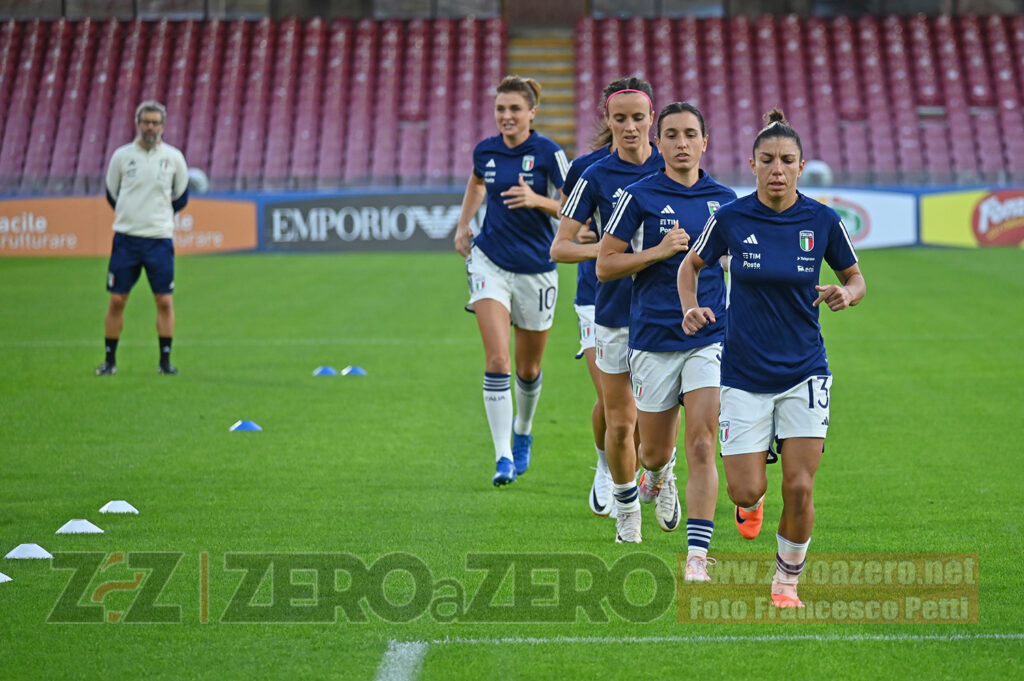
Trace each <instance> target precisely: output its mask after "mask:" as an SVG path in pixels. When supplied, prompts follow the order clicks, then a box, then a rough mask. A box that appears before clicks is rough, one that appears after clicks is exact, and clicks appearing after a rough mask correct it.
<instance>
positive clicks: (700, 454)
mask: <svg viewBox="0 0 1024 681" xmlns="http://www.w3.org/2000/svg"><path fill="white" fill-rule="evenodd" d="M657 140H658V148H659V149H660V150H661V154H662V157H663V158H664V160H665V168H664V171H663V172H658V173H654V174H653V175H648V176H647V177H645V178H643V179H642V180H639V181H638V182H636V183H634V184H631V185H630V186H628V187H626V190H625V191H624V192H623V193H622V197H621V198H620V199H619V201H618V203H617V204H616V206H615V212H614V213H612V218H611V220H609V222H608V224H607V226H606V227H605V236H604V239H602V240H601V252H600V254H599V255H598V257H597V275H598V277H599V278H600V279H601V281H607V280H609V279H618V278H622V277H628V276H632V277H633V279H634V280H633V300H632V304H631V305H630V317H629V369H630V374H631V378H632V382H633V396H634V398H635V399H636V406H637V410H638V412H639V414H638V426H639V430H640V445H641V446H640V451H639V454H640V458H641V459H642V460H643V461H642V464H643V467H644V472H643V474H642V475H641V478H640V484H639V495H640V499H641V501H651V500H655V499H657V505H656V513H655V516H656V517H657V519H658V524H659V525H660V526H661V528H662V529H663V530H667V531H671V530H674V529H675V527H676V525H677V524H678V522H679V514H680V509H679V499H678V496H677V495H676V494H671V495H664V494H661V492H662V491H664V489H665V485H666V484H667V483H668V482H669V481H670V480H671V479H672V477H673V475H674V473H673V471H672V469H671V465H670V464H671V461H672V454H673V452H674V450H675V446H676V440H677V438H678V437H679V404H680V402H682V404H683V407H684V408H685V410H686V434H685V447H686V464H687V469H688V473H687V482H686V516H687V518H686V534H687V557H686V568H685V573H684V577H685V579H686V581H700V582H706V581H710V579H711V578H710V577H709V576H708V571H707V554H708V544H709V543H710V541H711V534H712V532H713V531H714V527H715V523H714V519H715V503H716V501H717V499H718V469H717V468H716V466H715V434H716V431H717V429H718V392H719V385H720V383H719V378H720V363H721V362H720V353H721V342H722V340H723V339H724V338H725V282H724V278H723V272H722V267H721V265H720V264H719V263H718V262H715V263H714V264H713V265H712V266H709V267H706V268H704V269H703V270H701V273H700V284H701V286H700V292H701V295H700V297H701V302H702V303H703V304H704V305H705V306H707V307H709V308H711V309H713V310H714V311H715V315H716V318H717V321H716V322H715V323H714V324H709V325H708V326H706V327H704V328H703V329H701V331H700V332H699V333H698V334H696V335H694V336H687V335H686V334H684V333H683V329H682V323H683V312H682V309H681V308H680V307H679V295H678V292H677V285H676V279H677V271H678V269H679V264H680V263H681V262H682V261H683V257H684V256H685V251H686V250H687V248H688V244H689V240H690V237H689V235H690V234H694V235H696V234H698V233H699V232H700V229H701V228H702V227H703V225H704V223H705V222H706V221H707V219H708V217H709V216H710V215H713V214H714V212H715V211H716V210H718V207H719V206H721V205H724V204H726V203H728V202H730V201H732V200H734V199H735V198H736V193H735V192H734V191H733V190H732V189H729V188H728V187H725V186H723V185H721V184H719V183H718V182H716V181H715V180H714V179H713V178H712V177H711V176H710V175H708V174H707V173H705V172H704V171H703V170H701V168H700V161H701V157H702V156H703V155H704V152H705V151H706V150H707V146H708V134H707V128H706V126H705V123H704V116H703V115H702V114H701V112H700V110H698V109H697V108H696V107H695V106H693V105H692V104H688V103H685V102H675V103H672V104H669V105H668V106H666V107H665V108H664V109H662V111H661V114H660V115H659V116H658V135H657ZM630 245H632V251H633V252H627V250H626V249H627V247H628V246H630ZM638 521H639V515H638V516H637V522H638Z"/></svg>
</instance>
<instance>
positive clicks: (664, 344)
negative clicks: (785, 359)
mask: <svg viewBox="0 0 1024 681" xmlns="http://www.w3.org/2000/svg"><path fill="white" fill-rule="evenodd" d="M735 198H736V192H734V191H733V190H732V189H730V188H728V187H726V186H724V185H721V184H719V183H718V182H716V181H715V180H714V179H713V178H712V177H711V176H710V175H708V174H706V173H705V172H704V171H703V170H702V171H700V178H699V179H698V180H697V181H696V182H695V183H694V184H693V186H692V187H687V186H686V185H682V184H680V183H678V182H676V181H675V180H673V179H672V178H670V177H669V176H668V175H666V174H665V172H664V170H663V171H662V172H658V173H654V174H653V175H648V176H647V177H645V178H643V179H642V180H640V181H638V182H635V183H633V184H631V185H629V186H628V187H626V189H625V191H624V192H623V193H622V197H621V198H620V199H619V202H618V203H616V204H615V212H614V213H612V217H611V220H609V221H608V225H607V227H606V228H605V233H606V234H609V235H611V236H613V237H615V238H617V239H622V240H623V241H625V242H627V243H629V244H630V245H631V246H632V248H633V251H634V252H635V253H639V252H640V251H642V250H644V249H649V248H654V247H655V246H657V245H658V244H660V243H661V240H662V239H663V238H664V236H665V233H666V232H668V231H669V230H670V229H672V228H673V227H674V226H675V224H676V222H678V223H679V226H680V227H681V228H682V229H684V230H686V233H687V234H689V235H690V240H691V242H693V241H696V240H697V236H698V235H700V232H701V229H702V228H703V227H704V223H706V222H707V220H708V218H709V217H710V216H711V215H714V214H715V211H716V210H718V207H719V206H723V205H725V204H727V203H729V202H730V201H733V200H734V199H735ZM685 256H686V251H681V252H679V253H676V254H675V255H673V256H672V257H671V258H668V259H666V260H662V261H660V262H656V263H654V264H653V265H650V266H649V267H645V268H644V269H642V270H640V271H639V272H637V273H636V274H635V275H633V296H632V301H631V303H630V313H629V347H631V348H633V349H634V350H646V351H649V352H676V351H679V350H689V349H691V348H697V347H701V346H702V345H710V344H711V343H718V342H720V341H722V340H724V339H725V279H724V277H723V272H722V266H721V264H719V261H718V260H715V261H713V262H708V266H707V267H705V268H704V269H703V270H701V272H700V279H699V283H698V286H697V289H698V292H699V298H698V300H699V302H700V304H701V306H702V307H710V308H711V309H712V310H714V312H715V319H716V321H715V323H714V324H708V325H707V326H705V327H704V328H703V329H701V330H700V331H698V332H697V334H696V335H694V336H687V335H686V334H685V333H684V332H683V310H682V307H680V305H679V291H678V289H677V286H676V273H677V271H678V270H679V263H681V262H682V261H683V258H684V257H685Z"/></svg>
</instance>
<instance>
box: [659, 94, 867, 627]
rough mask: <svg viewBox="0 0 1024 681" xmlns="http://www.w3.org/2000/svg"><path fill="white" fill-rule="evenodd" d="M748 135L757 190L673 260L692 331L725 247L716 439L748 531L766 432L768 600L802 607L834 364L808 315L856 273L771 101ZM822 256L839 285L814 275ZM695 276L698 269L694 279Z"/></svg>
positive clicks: (755, 520)
mask: <svg viewBox="0 0 1024 681" xmlns="http://www.w3.org/2000/svg"><path fill="white" fill-rule="evenodd" d="M765 118H766V121H767V125H766V126H765V127H764V128H762V129H761V131H760V132H758V134H757V137H756V138H755V139H754V148H753V158H751V159H750V167H751V170H752V171H753V173H754V176H755V177H756V178H757V191H756V192H755V193H753V194H750V195H749V196H744V197H743V198H741V199H737V200H736V201H734V202H732V203H731V204H729V205H727V206H723V207H722V208H721V209H720V210H719V211H718V212H717V213H715V215H713V216H712V217H711V218H710V219H709V220H708V223H707V225H706V226H705V227H704V231H703V232H702V233H701V235H700V237H698V238H697V240H696V241H695V243H694V244H693V248H691V249H690V253H689V254H688V255H687V256H686V258H685V259H684V260H683V263H682V265H680V267H679V282H678V284H679V298H680V303H681V304H682V307H683V309H684V310H685V311H686V312H685V314H684V316H683V330H684V331H685V332H686V333H687V334H688V335H691V336H692V335H694V334H696V333H697V332H699V331H700V330H701V329H703V328H704V327H705V326H706V325H708V324H713V323H715V321H716V320H717V318H718V316H717V313H716V312H715V310H714V309H712V308H711V307H708V306H707V305H706V304H702V303H704V302H706V301H704V300H703V294H701V302H698V298H697V293H698V290H699V289H698V279H697V273H698V272H699V271H700V270H701V268H703V267H704V265H705V263H713V262H716V261H717V260H718V259H719V258H720V257H721V256H723V255H726V254H728V257H729V263H730V264H729V319H728V324H727V328H726V335H725V343H724V347H723V351H722V411H721V416H720V423H719V439H720V441H721V443H722V461H723V466H724V468H725V478H726V482H727V489H728V492H729V498H730V499H732V501H733V503H735V504H736V523H737V526H738V528H739V530H740V534H742V535H743V536H744V537H746V538H747V539H753V538H754V537H756V536H757V534H758V532H759V531H760V529H761V524H762V520H763V517H764V506H763V502H764V493H765V490H766V489H767V486H768V481H767V477H766V475H765V463H766V460H767V456H768V451H769V447H770V446H771V444H772V442H773V440H777V441H778V442H779V446H780V451H779V454H780V456H781V459H782V516H781V518H780V519H779V530H778V533H777V535H776V540H777V544H778V553H777V554H776V565H777V568H776V572H775V578H774V579H773V580H772V588H771V594H772V602H773V603H774V604H775V605H776V606H777V607H781V608H801V607H803V603H801V602H800V599H799V597H798V596H797V581H798V580H799V578H800V573H801V571H802V570H803V566H804V562H805V560H806V556H807V546H808V544H810V541H811V529H812V527H813V525H814V504H813V501H812V495H813V492H814V474H815V472H816V471H817V469H818V464H819V462H820V461H821V454H822V451H823V448H824V444H825V435H826V433H827V431H828V422H829V410H830V389H831V387H832V375H831V373H830V372H829V368H828V358H827V356H826V354H825V342H824V340H823V339H822V337H821V325H820V323H819V322H818V307H819V306H820V305H821V303H825V304H826V305H828V307H829V309H831V310H833V311H838V310H843V309H846V308H847V307H850V306H853V305H856V304H857V303H859V302H860V301H861V299H862V298H863V297H864V292H865V283H864V277H863V276H862V275H861V272H860V268H859V267H858V266H857V254H856V253H855V252H854V249H853V244H852V243H851V242H850V237H849V235H848V234H847V233H846V227H845V226H844V225H843V222H842V220H841V219H840V218H839V215H838V214H837V213H836V212H835V211H834V210H832V209H831V208H829V207H828V206H825V205H824V204H821V203H819V202H817V201H814V200H812V199H808V198H807V197H806V196H804V195H803V194H801V193H800V192H798V191H797V178H798V177H800V174H801V172H803V167H804V159H803V146H802V144H801V142H800V136H799V135H798V134H797V133H796V131H795V130H793V128H792V127H790V125H789V124H788V123H787V122H786V119H785V117H784V116H783V114H782V112H781V111H779V110H778V109H773V110H772V111H770V112H769V113H768V114H766V116H765ZM822 260H824V261H825V262H826V263H827V264H828V266H829V267H831V268H832V269H833V270H834V271H835V273H836V276H837V277H838V279H839V282H840V285H838V286H837V285H835V284H827V285H824V286H822V285H820V284H819V283H818V281H819V276H820V273H821V266H822ZM699 283H700V284H702V283H703V280H700V282H699Z"/></svg>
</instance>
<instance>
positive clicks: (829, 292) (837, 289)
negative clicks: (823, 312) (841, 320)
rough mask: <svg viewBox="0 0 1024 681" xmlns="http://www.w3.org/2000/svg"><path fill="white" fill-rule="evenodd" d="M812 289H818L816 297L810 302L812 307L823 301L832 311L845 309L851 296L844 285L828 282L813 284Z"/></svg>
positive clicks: (848, 305)
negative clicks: (825, 284) (825, 283)
mask: <svg viewBox="0 0 1024 681" xmlns="http://www.w3.org/2000/svg"><path fill="white" fill-rule="evenodd" d="M814 289H815V290H816V291H818V298H817V299H816V300H815V301H814V302H813V303H811V305H813V306H814V307H818V305H820V304H821V303H825V304H827V305H828V309H830V310H832V311H833V312H838V311H839V310H845V309H846V308H848V307H850V299H851V298H852V296H851V295H850V292H849V291H848V290H847V289H846V287H845V286H836V285H835V284H829V285H828V286H815V287H814Z"/></svg>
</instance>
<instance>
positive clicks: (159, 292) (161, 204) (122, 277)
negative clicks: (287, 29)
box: [96, 100, 188, 376]
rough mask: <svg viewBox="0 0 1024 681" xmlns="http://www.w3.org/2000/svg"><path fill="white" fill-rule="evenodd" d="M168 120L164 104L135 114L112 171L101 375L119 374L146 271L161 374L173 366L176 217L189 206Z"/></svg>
mask: <svg viewBox="0 0 1024 681" xmlns="http://www.w3.org/2000/svg"><path fill="white" fill-rule="evenodd" d="M166 119H167V109H165V108H164V105H163V104H161V103H159V102H156V101H153V100H149V101H145V102H143V103H142V104H139V106H138V108H137V109H136V110H135V127H136V128H137V129H138V131H139V134H138V136H136V138H135V141H133V142H132V143H131V144H126V145H124V146H123V147H119V148H118V149H117V151H115V152H114V155H113V156H112V157H111V158H110V166H109V167H108V168H107V201H109V202H110V205H111V206H112V207H113V208H114V244H113V246H112V248H111V252H110V266H109V268H108V270H107V290H108V291H110V307H109V308H107V317H106V324H105V327H106V328H105V330H106V353H107V354H106V359H105V360H104V362H103V364H101V365H100V366H99V367H97V368H96V375H97V376H113V375H114V374H115V373H117V342H118V340H119V339H120V337H121V329H122V327H123V326H124V307H125V304H126V303H127V302H128V294H129V293H130V292H131V290H132V287H133V286H134V285H135V282H136V281H138V279H139V274H141V272H142V268H143V267H145V268H146V277H147V278H148V279H149V287H150V289H152V291H153V296H154V298H155V299H156V330H157V335H158V336H159V338H160V373H161V374H176V373H178V370H177V369H175V368H174V367H173V366H171V338H172V337H173V336H174V301H173V299H172V294H173V292H174V240H173V236H174V214H175V213H176V212H178V211H180V210H181V209H182V208H184V207H185V204H186V203H187V202H188V166H187V165H186V164H185V157H184V156H183V155H182V153H181V152H180V151H179V150H178V149H175V148H174V147H172V146H171V145H169V144H166V143H164V142H162V141H161V140H160V137H161V135H163V132H164V123H165V122H166Z"/></svg>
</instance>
